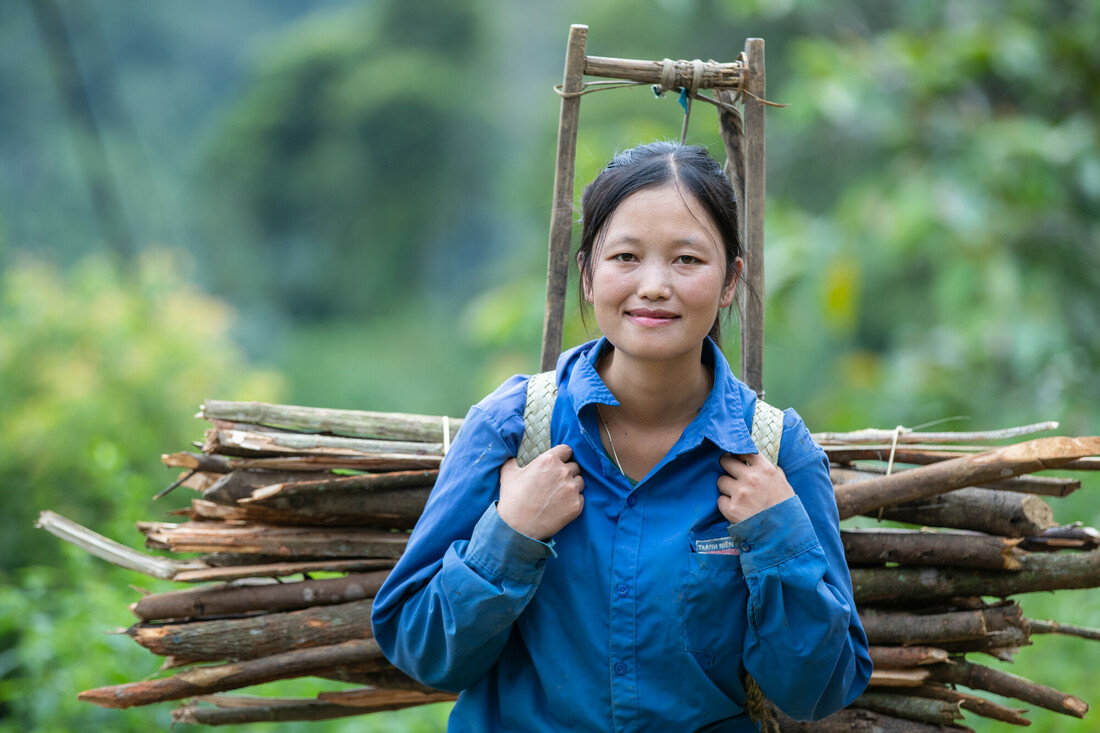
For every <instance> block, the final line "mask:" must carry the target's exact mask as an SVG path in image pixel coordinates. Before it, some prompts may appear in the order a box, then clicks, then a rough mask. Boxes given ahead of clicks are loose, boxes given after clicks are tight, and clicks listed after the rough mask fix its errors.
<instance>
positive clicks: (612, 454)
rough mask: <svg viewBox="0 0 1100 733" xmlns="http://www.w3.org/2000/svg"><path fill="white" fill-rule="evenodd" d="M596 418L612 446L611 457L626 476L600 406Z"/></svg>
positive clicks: (620, 471) (597, 406)
mask: <svg viewBox="0 0 1100 733" xmlns="http://www.w3.org/2000/svg"><path fill="white" fill-rule="evenodd" d="M596 417H598V418H599V419H600V424H601V425H603V430H604V432H605V433H607V443H608V445H610V446H611V457H612V458H614V459H615V467H616V468H618V469H619V473H621V474H622V475H624V476H625V475H626V471H624V470H623V464H621V463H619V454H618V452H616V450H615V441H614V440H612V438H611V428H609V427H607V420H604V419H603V413H602V412H600V406H599V405H596Z"/></svg>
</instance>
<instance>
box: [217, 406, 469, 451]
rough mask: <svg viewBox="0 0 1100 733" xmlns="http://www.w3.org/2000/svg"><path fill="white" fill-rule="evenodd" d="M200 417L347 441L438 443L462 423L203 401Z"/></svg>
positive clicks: (453, 419)
mask: <svg viewBox="0 0 1100 733" xmlns="http://www.w3.org/2000/svg"><path fill="white" fill-rule="evenodd" d="M199 414H200V416H201V417H204V418H207V419H210V420H234V421H237V422H250V423H258V424H260V425H268V426H271V427H276V428H285V429H288V430H296V431H300V432H307V433H331V434H333V435H342V436H344V437H348V438H374V439H378V440H405V441H415V442H438V441H440V440H442V434H443V426H444V424H445V423H446V424H447V426H448V427H449V429H450V434H449V435H450V439H452V440H453V439H454V437H455V435H456V434H457V433H458V429H459V428H460V427H462V419H461V418H456V417H451V418H443V417H434V416H430V415H411V414H406V413H397V412H368V411H364V410H334V409H327V408H318V407H299V406H296V405H272V404H267V403H263V402H229V401H223V400H206V402H205V403H203V406H202V411H201V412H200V413H199Z"/></svg>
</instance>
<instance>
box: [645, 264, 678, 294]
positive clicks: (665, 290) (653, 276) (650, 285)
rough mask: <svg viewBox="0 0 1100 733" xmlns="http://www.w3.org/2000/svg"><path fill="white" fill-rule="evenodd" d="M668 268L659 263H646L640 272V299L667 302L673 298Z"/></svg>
mask: <svg viewBox="0 0 1100 733" xmlns="http://www.w3.org/2000/svg"><path fill="white" fill-rule="evenodd" d="M670 274H671V273H670V272H669V271H668V268H667V267H665V266H663V264H661V263H657V262H652V261H651V262H646V263H645V264H644V265H643V266H642V267H641V268H639V272H638V291H637V293H638V297H639V298H643V299H645V300H667V299H668V298H670V297H672V285H671V280H670Z"/></svg>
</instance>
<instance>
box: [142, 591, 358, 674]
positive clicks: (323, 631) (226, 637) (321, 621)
mask: <svg viewBox="0 0 1100 733" xmlns="http://www.w3.org/2000/svg"><path fill="white" fill-rule="evenodd" d="M372 604H373V601H372V599H370V598H367V599H364V600H361V601H352V602H350V603H338V604H334V605H327V606H310V607H308V608H304V609H300V610H297V611H284V612H274V613H261V614H257V615H254V616H246V617H242V618H224V619H210V620H190V621H183V622H179V623H149V622H142V623H137V624H134V625H133V626H131V627H130V628H129V629H127V631H126V633H127V634H129V635H130V638H132V639H133V640H134V641H136V642H137V643H138V644H141V645H142V646H143V647H145V648H146V649H148V650H149V651H151V652H153V653H154V654H159V655H160V656H162V657H166V656H173V657H179V658H182V659H187V660H189V661H192V662H215V661H220V660H226V659H227V660H233V661H240V660H244V659H256V658H257V657H267V656H271V655H272V654H281V653H284V652H289V651H292V650H295V649H304V648H308V647H321V646H331V645H333V644H340V643H342V642H345V641H351V640H353V639H368V638H370V637H371V635H372V634H371V624H370V612H371V607H372Z"/></svg>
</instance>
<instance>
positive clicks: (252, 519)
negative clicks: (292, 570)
mask: <svg viewBox="0 0 1100 733" xmlns="http://www.w3.org/2000/svg"><path fill="white" fill-rule="evenodd" d="M430 491H431V490H430V489H423V490H422V491H421V490H419V489H404V490H403V492H417V494H418V495H415V496H409V495H401V496H397V497H395V498H394V499H393V500H392V503H391V505H390V506H379V505H380V504H384V502H385V501H386V499H385V498H383V497H380V496H378V495H376V496H375V497H374V498H373V500H372V502H371V506H364V505H363V504H364V502H362V501H358V498H359V497H358V496H349V495H347V494H342V493H341V494H335V493H334V494H323V495H321V496H319V497H318V498H317V499H316V500H315V501H313V502H312V503H310V502H306V501H303V502H299V503H302V504H306V506H304V507H303V508H302V509H301V510H293V509H276V508H273V507H270V506H264V505H262V504H251V503H250V504H235V505H233V506H225V505H223V504H215V503H214V502H212V501H203V500H202V499H193V500H192V501H191V506H190V507H188V508H184V509H178V510H176V511H174V512H168V514H169V515H170V516H183V517H186V518H188V519H191V520H194V521H203V520H220V521H223V522H236V523H244V524H281V525H291V526H313V527H374V528H376V529H412V528H413V527H415V526H416V522H417V519H418V518H419V516H420V510H423V506H424V504H425V503H427V498H428V494H429V493H430ZM393 493H396V492H393ZM298 498H299V497H293V498H292V500H291V501H289V502H275V503H293V502H294V501H295V500H297V499H298ZM414 504H419V505H420V507H421V509H420V510H418V511H411V510H410V509H409V507H410V506H412V505H414ZM378 509H394V510H401V512H400V513H384V512H382V511H377V510H378ZM365 510H371V511H365ZM341 512H343V513H341Z"/></svg>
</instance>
